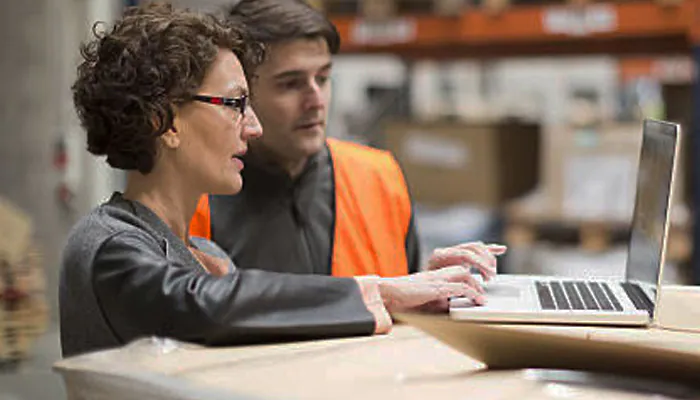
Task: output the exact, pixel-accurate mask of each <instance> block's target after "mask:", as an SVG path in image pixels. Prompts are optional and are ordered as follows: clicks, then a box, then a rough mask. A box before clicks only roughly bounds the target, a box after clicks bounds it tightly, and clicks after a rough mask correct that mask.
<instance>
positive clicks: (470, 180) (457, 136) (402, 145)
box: [383, 121, 540, 206]
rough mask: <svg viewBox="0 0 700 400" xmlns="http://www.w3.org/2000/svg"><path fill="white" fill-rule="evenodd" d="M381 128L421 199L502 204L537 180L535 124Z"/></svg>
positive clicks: (441, 202) (430, 124) (437, 202)
mask: <svg viewBox="0 0 700 400" xmlns="http://www.w3.org/2000/svg"><path fill="white" fill-rule="evenodd" d="M383 132H384V135H385V143H386V147H387V148H388V149H389V150H390V151H391V152H392V153H393V154H394V155H395V157H396V158H397V160H398V161H399V163H400V164H401V166H402V168H403V171H404V174H405V175H406V180H407V182H408V185H409V188H410V190H411V193H412V195H413V199H414V201H416V202H419V203H423V204H428V205H439V206H445V205H450V204H457V203H474V204H480V205H486V206H498V205H500V204H502V203H504V202H505V201H507V200H509V199H513V198H515V197H518V196H520V195H523V194H524V193H526V192H528V191H529V190H531V189H532V188H534V187H535V185H536V183H537V180H538V173H539V158H540V157H539V149H540V145H539V135H540V128H539V125H536V124H526V123H521V122H498V123H464V122H460V121H435V122H414V121H394V122H388V123H386V124H385V126H384V129H383Z"/></svg>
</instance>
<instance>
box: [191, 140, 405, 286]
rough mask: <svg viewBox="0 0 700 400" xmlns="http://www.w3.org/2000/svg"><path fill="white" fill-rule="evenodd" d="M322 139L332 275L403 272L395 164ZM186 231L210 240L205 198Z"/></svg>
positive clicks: (401, 184)
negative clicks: (330, 176) (330, 181)
mask: <svg viewBox="0 0 700 400" xmlns="http://www.w3.org/2000/svg"><path fill="white" fill-rule="evenodd" d="M327 143H328V147H329V148H330V153H331V159H332V162H333V173H334V186H335V190H334V191H335V227H334V238H333V249H332V252H333V257H332V265H331V271H332V274H333V276H343V277H349V276H358V275H380V276H400V275H406V274H407V273H408V260H407V258H406V235H407V233H408V228H409V224H410V220H411V201H410V198H409V195H408V189H407V187H406V182H405V180H404V176H403V173H402V172H401V168H400V167H399V165H398V163H397V162H396V160H395V159H394V157H393V156H392V155H391V154H390V153H388V152H386V151H382V150H377V149H373V148H369V147H366V146H361V145H357V144H354V143H349V142H343V141H339V140H335V139H328V140H327ZM190 235H192V236H201V237H205V238H209V239H211V213H210V208H209V197H208V196H202V198H201V199H200V201H199V204H198V205H197V211H196V213H195V215H194V217H193V219H192V222H191V224H190Z"/></svg>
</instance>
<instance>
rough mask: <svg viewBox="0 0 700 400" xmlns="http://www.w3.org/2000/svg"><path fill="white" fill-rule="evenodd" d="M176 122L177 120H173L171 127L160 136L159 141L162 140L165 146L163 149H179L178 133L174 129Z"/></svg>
mask: <svg viewBox="0 0 700 400" xmlns="http://www.w3.org/2000/svg"><path fill="white" fill-rule="evenodd" d="M177 122H178V121H177V118H175V120H173V125H172V126H171V127H170V129H168V130H167V131H165V133H164V134H163V135H161V139H162V140H163V144H164V145H165V147H167V148H169V149H173V150H175V149H177V148H178V147H180V133H179V132H178V130H177V127H176V125H177Z"/></svg>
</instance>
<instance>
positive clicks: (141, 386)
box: [55, 315, 700, 400]
mask: <svg viewBox="0 0 700 400" xmlns="http://www.w3.org/2000/svg"><path fill="white" fill-rule="evenodd" d="M398 317H399V318H400V319H402V320H407V321H408V322H410V323H412V324H413V323H415V326H417V327H418V328H420V329H423V330H425V331H426V332H428V333H429V334H430V335H433V336H434V337H435V338H437V339H438V340H440V341H442V342H443V343H444V344H443V343H440V342H439V341H438V340H435V339H433V338H431V337H429V336H427V335H425V334H422V333H420V332H418V331H416V330H415V329H413V328H411V327H409V326H406V325H403V326H396V327H395V328H394V331H393V332H392V333H391V334H390V335H387V336H374V337H366V338H350V339H339V340H327V341H310V342H303V343H290V344H284V345H267V346H250V347H239V348H220V349H208V348H199V347H193V346H183V345H182V344H181V343H177V342H173V341H168V340H155V341H151V340H148V339H146V340H143V341H140V342H136V343H133V344H131V345H129V346H126V347H123V348H120V349H115V350H110V351H101V352H97V353H92V354H87V355H84V356H80V357H75V358H69V359H65V360H61V361H60V362H58V363H57V364H56V365H55V368H56V370H57V371H58V372H59V373H60V374H61V375H62V376H63V378H64V380H65V383H66V385H65V386H66V389H67V392H68V399H70V400H79V399H105V400H127V399H129V400H130V399H177V400H194V399H198V400H199V399H227V400H229V399H251V398H253V399H289V398H292V399H314V400H315V399H318V400H321V399H324V400H326V399H334V400H345V399H347V400H351V399H353V400H354V399H363V400H375V399H376V400H387V399H402V400H404V399H405V400H413V399H416V400H419V399H429V398H460V399H461V398H467V399H471V398H474V399H494V398H498V399H503V400H513V399H524V398H525V399H553V398H562V397H565V396H562V395H559V394H558V393H565V394H568V395H569V397H573V398H577V399H638V398H641V397H640V396H641V395H639V393H634V392H632V393H630V392H629V391H628V390H629V389H630V386H627V388H628V390H622V389H623V387H614V386H610V385H609V383H610V382H611V381H610V380H609V379H610V378H613V379H619V378H621V377H623V376H624V375H625V374H632V375H637V376H639V375H642V376H650V377H652V378H655V379H664V378H665V379H667V380H668V381H667V385H666V387H668V386H673V385H671V382H670V381H672V380H682V381H685V380H688V381H690V382H697V374H698V373H700V352H699V351H698V346H697V340H698V337H697V335H692V334H687V333H678V332H668V331H662V330H657V329H648V330H647V329H625V328H607V329H603V328H592V327H555V326H549V327H545V326H536V325H530V326H520V327H512V326H502V325H492V324H469V323H463V322H456V321H449V320H448V319H447V316H431V317H429V316H422V317H421V316H416V315H414V316H406V315H399V316H398ZM154 342H155V343H156V344H153V343H154ZM448 345H449V346H451V347H452V348H450V347H448ZM486 365H488V366H489V368H488V369H486ZM640 365H641V366H643V368H639V366H640ZM498 368H512V369H511V370H501V371H499V370H497V369H498ZM518 368H561V369H573V370H578V371H580V372H578V373H577V374H574V375H578V376H579V378H581V374H583V373H585V371H591V370H592V371H601V370H602V371H605V372H609V373H613V374H616V375H608V376H607V378H608V380H605V379H602V380H599V381H596V380H595V379H590V378H594V377H593V376H585V377H586V378H589V379H586V380H585V381H583V380H579V382H580V383H585V385H575V386H574V385H564V384H561V383H562V382H561V381H560V382H559V383H560V384H559V385H556V384H555V383H556V382H554V381H551V380H550V381H548V380H547V379H538V378H537V377H536V371H533V370H518ZM617 374H621V375H617ZM606 382H607V383H608V385H605V383H606ZM625 382H627V383H630V380H629V378H628V377H627V379H625ZM271 383H273V384H271ZM572 383H574V382H572ZM596 383H597V384H596ZM635 383H637V384H641V383H643V382H640V381H635ZM649 383H653V381H652V382H649ZM639 387H642V388H645V389H647V390H645V391H644V392H645V393H649V391H648V387H649V386H645V385H641V386H637V387H636V388H639ZM553 388H554V389H556V388H558V389H559V390H558V391H557V392H554V391H553ZM632 388H635V387H632ZM563 389H566V391H562V390H563ZM657 389H658V388H657ZM652 393H658V391H654V392H652ZM524 394H525V396H524ZM670 397H671V398H676V396H670ZM686 397H687V396H686ZM683 398H685V397H683Z"/></svg>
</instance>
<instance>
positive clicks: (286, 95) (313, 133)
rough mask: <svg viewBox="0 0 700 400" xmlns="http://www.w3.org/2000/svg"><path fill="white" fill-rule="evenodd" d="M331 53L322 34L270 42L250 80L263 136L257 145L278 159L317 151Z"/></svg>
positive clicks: (299, 157) (328, 91) (321, 136)
mask: <svg viewBox="0 0 700 400" xmlns="http://www.w3.org/2000/svg"><path fill="white" fill-rule="evenodd" d="M330 73H331V54H330V51H329V50H328V45H327V43H326V41H325V40H324V39H323V38H314V39H294V40H289V41H285V42H279V43H275V44H272V45H271V46H270V47H268V55H267V59H266V60H265V61H264V62H263V63H262V65H260V66H259V67H258V68H257V69H256V75H257V77H256V78H255V79H253V80H252V82H251V93H252V104H253V109H254V110H255V113H256V114H257V116H258V118H259V119H260V122H261V123H262V126H263V132H265V135H264V136H263V137H261V138H260V139H259V140H256V141H255V142H257V143H251V145H252V146H262V147H264V148H265V151H266V152H267V153H271V155H272V156H273V157H275V158H276V159H277V160H279V161H281V162H289V161H291V162H295V161H298V160H302V159H304V158H308V157H310V156H312V155H314V154H315V153H317V152H319V151H320V150H321V149H322V147H323V143H324V139H325V129H326V118H327V115H328V104H329V101H330V97H331V85H330Z"/></svg>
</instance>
